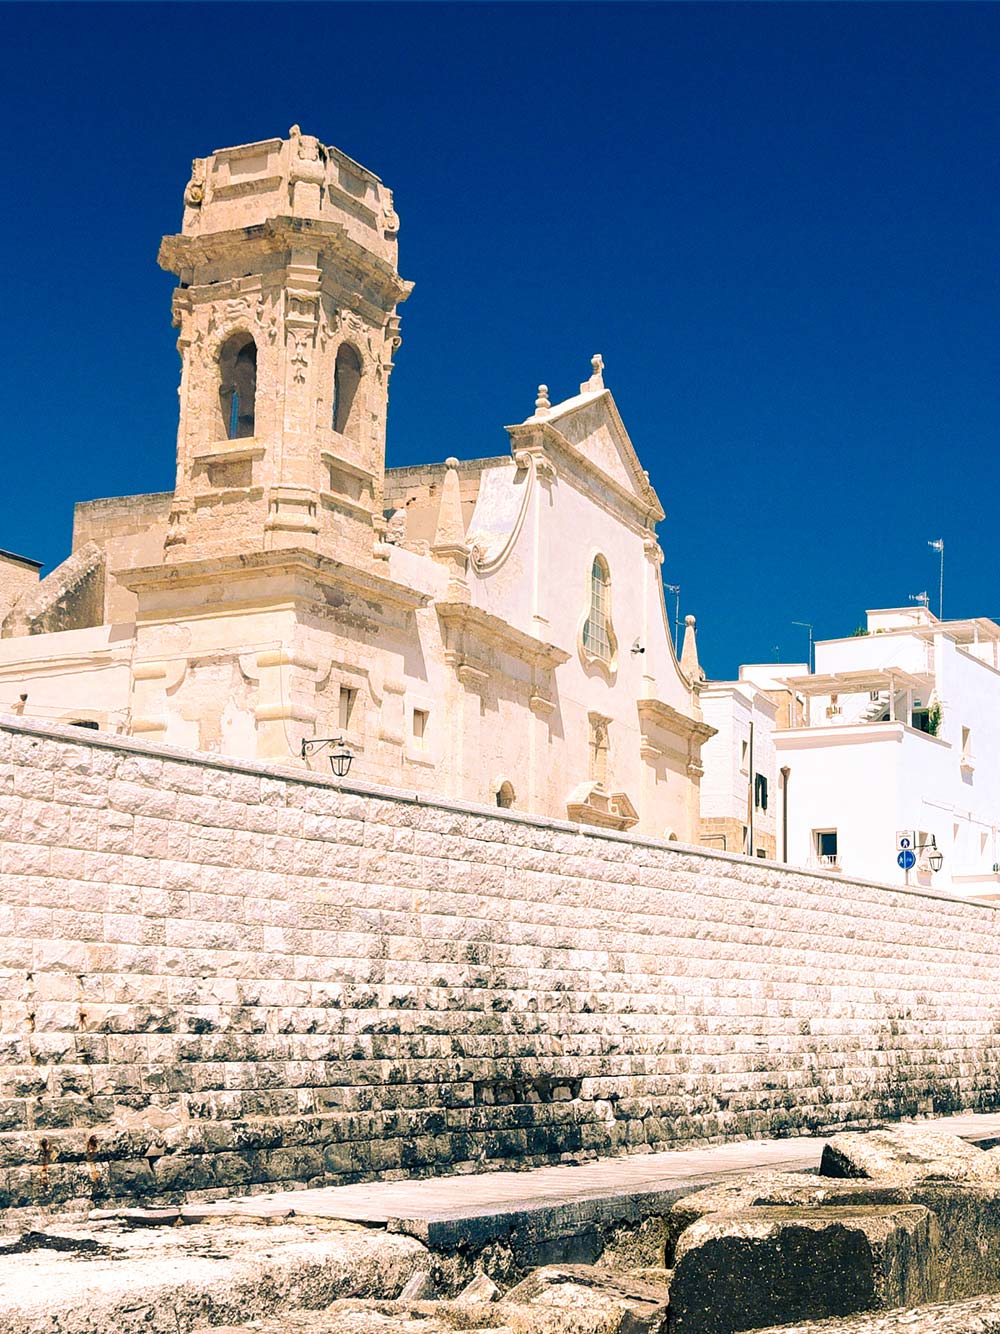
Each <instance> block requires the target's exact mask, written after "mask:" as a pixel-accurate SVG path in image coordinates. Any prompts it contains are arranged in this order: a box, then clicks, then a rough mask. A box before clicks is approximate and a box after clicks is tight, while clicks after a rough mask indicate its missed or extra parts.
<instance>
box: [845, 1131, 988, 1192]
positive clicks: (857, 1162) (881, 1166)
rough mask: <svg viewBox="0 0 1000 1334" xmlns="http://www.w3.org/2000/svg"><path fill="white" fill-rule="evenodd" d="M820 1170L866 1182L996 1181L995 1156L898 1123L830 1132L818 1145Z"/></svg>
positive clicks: (941, 1134)
mask: <svg viewBox="0 0 1000 1334" xmlns="http://www.w3.org/2000/svg"><path fill="white" fill-rule="evenodd" d="M819 1170H820V1175H821V1176H827V1177H867V1178H868V1179H870V1180H872V1181H885V1182H903V1181H916V1180H921V1179H929V1180H935V1181H1000V1157H998V1156H996V1155H994V1154H990V1153H987V1152H985V1151H984V1150H982V1149H977V1148H976V1147H975V1146H974V1145H972V1144H966V1142H965V1141H964V1140H962V1139H959V1138H958V1136H957V1135H949V1134H947V1133H946V1132H944V1131H941V1130H930V1129H928V1128H927V1127H925V1126H918V1125H898V1126H886V1127H884V1128H883V1129H880V1130H871V1131H868V1132H867V1133H865V1134H850V1133H849V1134H843V1135H833V1136H832V1137H831V1138H830V1139H829V1140H828V1141H827V1143H826V1146H825V1148H824V1149H823V1158H822V1161H821V1163H820V1169H819Z"/></svg>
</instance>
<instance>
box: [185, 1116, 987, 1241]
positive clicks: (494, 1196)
mask: <svg viewBox="0 0 1000 1334" xmlns="http://www.w3.org/2000/svg"><path fill="white" fill-rule="evenodd" d="M916 1124H919V1125H920V1126H921V1127H924V1128H930V1127H933V1128H934V1129H936V1130H943V1131H948V1132H949V1133H951V1134H955V1135H960V1136H961V1137H962V1138H963V1139H966V1140H969V1141H970V1142H973V1143H978V1144H981V1145H983V1146H984V1147H989V1146H990V1145H992V1144H993V1143H996V1142H1000V1114H998V1113H992V1114H976V1113H965V1114H961V1115H958V1116H949V1117H932V1118H924V1119H921V1120H920V1121H919V1122H918V1123H916ZM826 1140H827V1136H822V1135H815V1136H800V1137H797V1138H792V1139H770V1140H746V1141H741V1142H738V1143H729V1144H714V1145H709V1146H707V1147H705V1148H698V1149H677V1150H673V1151H671V1152H668V1153H649V1154H633V1155H630V1156H628V1157H622V1158H604V1159H600V1160H597V1161H595V1162H588V1163H580V1164H564V1165H558V1166H553V1167H538V1168H531V1169H529V1170H528V1171H524V1172H484V1173H481V1174H475V1175H459V1176H443V1177H426V1178H421V1179H419V1180H415V1181H374V1182H368V1183H365V1184H361V1185H355V1186H326V1187H321V1188H319V1189H316V1190H292V1191H280V1192H276V1193H274V1194H268V1195H253V1196H241V1197H236V1198H234V1199H232V1200H224V1201H219V1202H217V1203H213V1204H201V1205H198V1206H197V1208H198V1212H199V1213H200V1214H204V1215H211V1214H218V1215H232V1214H247V1215H250V1216H255V1217H275V1216H280V1215H287V1214H289V1213H291V1214H293V1215H295V1216H296V1217H316V1218H336V1219H342V1220H345V1221H350V1222H358V1223H367V1224H370V1225H373V1226H382V1227H387V1228H388V1229H389V1230H390V1231H394V1232H403V1233H406V1234H408V1235H410V1236H414V1237H416V1238H418V1239H419V1240H420V1241H422V1242H424V1244H425V1245H428V1246H430V1247H432V1248H433V1249H443V1250H451V1249H454V1247H455V1246H456V1245H458V1244H459V1243H460V1242H464V1243H465V1244H469V1242H470V1241H475V1242H476V1244H478V1245H484V1244H486V1242H488V1241H490V1240H493V1239H496V1238H501V1237H506V1236H510V1235H511V1234H512V1233H513V1232H515V1231H520V1232H525V1230H527V1233H529V1234H532V1235H534V1236H535V1237H540V1236H542V1235H543V1233H544V1234H548V1235H550V1236H559V1235H567V1234H573V1233H579V1232H581V1231H584V1230H586V1229H587V1228H588V1227H600V1226H607V1225H608V1224H614V1223H616V1222H620V1223H628V1222H633V1223H634V1222H637V1221H641V1220H642V1219H643V1218H648V1217H651V1216H654V1215H657V1214H662V1213H665V1212H666V1211H667V1209H668V1208H669V1207H670V1205H671V1204H673V1203H674V1202H675V1201H676V1200H678V1199H680V1198H681V1196H683V1195H686V1194H688V1193H689V1192H690V1191H693V1190H699V1189H701V1188H703V1187H705V1186H708V1185H711V1184H713V1183H714V1182H717V1181H719V1180H721V1179H723V1178H725V1177H727V1176H732V1175H736V1174H740V1173H744V1172H752V1171H759V1170H762V1169H772V1170H774V1171H782V1172H815V1171H817V1170H818V1168H819V1164H820V1158H821V1156H822V1152H823V1145H824V1144H825V1143H826Z"/></svg>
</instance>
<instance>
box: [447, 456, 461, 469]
mask: <svg viewBox="0 0 1000 1334" xmlns="http://www.w3.org/2000/svg"><path fill="white" fill-rule="evenodd" d="M444 466H445V467H446V468H457V467H458V459H456V458H454V457H453V458H449V459H445V461H444Z"/></svg>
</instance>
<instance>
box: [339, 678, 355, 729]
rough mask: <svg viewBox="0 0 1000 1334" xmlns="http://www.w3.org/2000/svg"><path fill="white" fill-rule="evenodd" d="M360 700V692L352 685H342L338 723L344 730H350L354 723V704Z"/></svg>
mask: <svg viewBox="0 0 1000 1334" xmlns="http://www.w3.org/2000/svg"><path fill="white" fill-rule="evenodd" d="M357 702H358V692H357V690H354V689H352V688H351V687H350V686H341V687H340V704H339V715H338V719H337V722H338V725H339V727H340V730H341V731H342V732H349V731H350V730H351V728H352V727H353V725H354V706H355V705H356V704H357Z"/></svg>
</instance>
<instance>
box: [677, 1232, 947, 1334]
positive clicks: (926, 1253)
mask: <svg viewBox="0 0 1000 1334" xmlns="http://www.w3.org/2000/svg"><path fill="white" fill-rule="evenodd" d="M937 1285H938V1226H937V1222H936V1220H935V1219H934V1218H933V1216H932V1215H931V1213H930V1212H929V1211H928V1210H927V1209H924V1208H921V1207H919V1206H901V1207H896V1208H884V1207H883V1208H880V1207H876V1206H873V1207H869V1208H851V1207H845V1208H834V1209H816V1210H799V1209H795V1208H780V1207H779V1208H771V1207H760V1208H754V1209H747V1210H744V1211H742V1212H738V1213H732V1214H712V1215H709V1216H708V1217H706V1218H703V1219H701V1220H699V1221H698V1222H696V1223H693V1224H692V1225H691V1226H690V1227H689V1228H688V1229H687V1231H686V1232H685V1233H684V1234H683V1235H682V1236H681V1238H680V1240H679V1241H678V1243H677V1249H676V1264H675V1269H674V1277H673V1281H672V1283H671V1285H670V1303H671V1307H670V1330H671V1334H735V1331H739V1330H748V1329H759V1328H761V1327H763V1326H766V1325H768V1324H774V1323H775V1322H777V1321H780V1320H785V1321H787V1320H789V1319H793V1320H795V1319H797V1320H818V1319H823V1318H826V1317H831V1316H844V1315H850V1314H852V1313H854V1312H856V1311H865V1310H885V1309H888V1308H891V1307H894V1306H917V1305H920V1304H921V1303H923V1302H928V1301H931V1300H933V1299H934V1297H936V1295H937Z"/></svg>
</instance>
